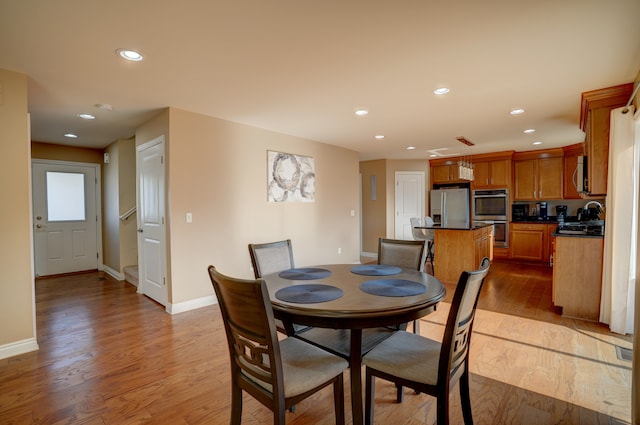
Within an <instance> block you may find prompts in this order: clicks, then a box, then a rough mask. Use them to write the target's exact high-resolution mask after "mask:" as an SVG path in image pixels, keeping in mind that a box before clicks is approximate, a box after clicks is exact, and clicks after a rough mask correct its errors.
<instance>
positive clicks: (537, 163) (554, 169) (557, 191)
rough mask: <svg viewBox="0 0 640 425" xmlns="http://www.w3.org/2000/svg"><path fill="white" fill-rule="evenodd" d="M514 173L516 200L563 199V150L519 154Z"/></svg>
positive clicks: (515, 157)
mask: <svg viewBox="0 0 640 425" xmlns="http://www.w3.org/2000/svg"><path fill="white" fill-rule="evenodd" d="M513 171H514V184H513V187H514V199H515V200H518V201H536V200H552V199H562V185H563V175H564V163H563V152H562V149H548V150H544V151H528V152H518V153H516V154H515V155H514V161H513Z"/></svg>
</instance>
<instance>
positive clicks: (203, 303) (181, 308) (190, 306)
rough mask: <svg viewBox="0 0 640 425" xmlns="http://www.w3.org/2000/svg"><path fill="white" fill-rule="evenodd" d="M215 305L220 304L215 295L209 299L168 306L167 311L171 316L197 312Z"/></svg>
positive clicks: (203, 298)
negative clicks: (196, 310)
mask: <svg viewBox="0 0 640 425" xmlns="http://www.w3.org/2000/svg"><path fill="white" fill-rule="evenodd" d="M214 304H218V299H217V298H216V297H215V295H210V296H208V297H202V298H198V299H195V300H190V301H185V302H182V303H177V304H167V306H166V307H165V309H166V311H167V313H169V314H178V313H184V312H185V311H189V310H195V309H197V308H202V307H207V306H210V305H214Z"/></svg>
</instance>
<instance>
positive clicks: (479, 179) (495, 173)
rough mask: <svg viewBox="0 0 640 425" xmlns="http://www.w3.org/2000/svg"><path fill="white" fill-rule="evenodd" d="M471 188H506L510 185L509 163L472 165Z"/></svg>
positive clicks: (484, 162)
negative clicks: (472, 178)
mask: <svg viewBox="0 0 640 425" xmlns="http://www.w3.org/2000/svg"><path fill="white" fill-rule="evenodd" d="M473 174H474V180H473V183H472V185H473V188H474V189H491V188H508V187H509V186H510V183H511V161H510V160H508V159H502V160H496V161H481V162H474V163H473Z"/></svg>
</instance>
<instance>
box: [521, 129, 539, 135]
mask: <svg viewBox="0 0 640 425" xmlns="http://www.w3.org/2000/svg"><path fill="white" fill-rule="evenodd" d="M535 132H536V129H535V128H527V129H526V130H525V131H523V133H525V134H531V133H535Z"/></svg>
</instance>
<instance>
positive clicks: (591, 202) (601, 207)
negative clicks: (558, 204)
mask: <svg viewBox="0 0 640 425" xmlns="http://www.w3.org/2000/svg"><path fill="white" fill-rule="evenodd" d="M592 204H596V205H597V206H598V214H600V212H602V210H604V207H603V206H602V204H601V203H600V202H598V201H589V202H587V203H586V204H585V206H584V207H583V208H582V209H583V210H588V209H589V205H592Z"/></svg>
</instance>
